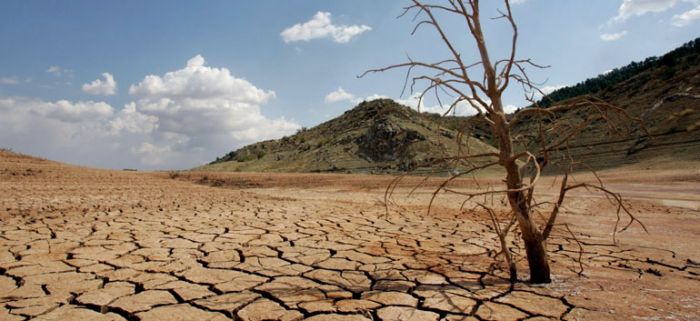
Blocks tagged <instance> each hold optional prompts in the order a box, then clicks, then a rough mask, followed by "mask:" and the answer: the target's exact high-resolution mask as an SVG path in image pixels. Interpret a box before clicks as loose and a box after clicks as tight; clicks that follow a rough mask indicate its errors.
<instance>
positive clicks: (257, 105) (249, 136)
mask: <svg viewBox="0 0 700 321" xmlns="http://www.w3.org/2000/svg"><path fill="white" fill-rule="evenodd" d="M129 93H130V94H132V95H134V96H135V97H137V100H136V101H135V102H134V103H133V104H134V105H133V107H129V108H133V112H134V113H139V114H143V115H146V116H150V117H155V118H157V119H158V124H157V126H153V127H154V130H153V132H152V133H150V138H151V141H149V142H148V143H149V144H151V145H153V146H154V148H146V149H139V150H138V153H139V154H141V155H142V156H143V157H142V160H143V161H144V162H146V163H149V164H154V163H153V162H154V161H155V160H158V159H163V160H171V159H178V160H180V162H181V163H189V165H188V166H192V165H196V164H197V162H199V163H202V162H207V161H211V160H213V159H214V158H215V157H216V156H220V155H223V154H224V153H226V152H229V151H231V150H232V149H234V148H236V147H240V146H242V145H244V144H247V143H252V142H255V141H259V140H263V139H270V138H277V137H280V136H284V135H287V134H291V133H293V132H294V131H295V130H297V129H298V128H299V127H300V126H299V125H298V124H296V123H293V122H290V121H287V120H285V119H268V118H266V117H265V116H263V115H262V113H261V106H262V105H263V104H265V103H267V102H268V101H269V100H270V99H273V98H274V97H275V93H274V92H273V91H266V90H263V89H260V88H258V87H256V86H254V85H253V84H251V83H250V82H248V81H247V80H245V79H241V78H236V77H234V76H233V75H231V72H230V71H229V70H228V69H226V68H213V67H209V66H206V62H205V60H204V58H203V57H202V56H200V55H197V56H195V57H193V58H191V59H190V60H188V61H187V65H186V66H185V67H184V68H182V69H179V70H176V71H171V72H168V73H166V74H165V75H163V76H157V75H148V76H146V77H145V78H144V79H143V80H142V81H141V82H139V83H138V84H134V85H131V86H130V87H129ZM137 115H138V114H137ZM135 118H143V117H140V116H139V117H135ZM141 120H142V121H143V120H144V119H141ZM146 121H147V120H146ZM115 126H116V125H115ZM120 126H124V127H125V128H129V126H125V125H120ZM132 127H133V126H132ZM148 153H151V154H161V155H162V154H167V155H168V157H155V156H154V155H146V154H148ZM164 164H167V163H164Z"/></svg>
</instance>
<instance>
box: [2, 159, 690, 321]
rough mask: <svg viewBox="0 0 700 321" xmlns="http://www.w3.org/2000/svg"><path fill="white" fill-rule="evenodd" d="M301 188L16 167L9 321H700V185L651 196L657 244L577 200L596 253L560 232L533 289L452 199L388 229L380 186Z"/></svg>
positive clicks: (412, 206)
mask: <svg viewBox="0 0 700 321" xmlns="http://www.w3.org/2000/svg"><path fill="white" fill-rule="evenodd" d="M249 176H250V175H249ZM231 177H234V178H235V177H236V176H231ZM300 177H303V176H291V177H289V176H284V175H280V176H279V177H276V176H270V175H261V176H260V177H258V178H255V176H251V177H246V178H245V182H247V184H252V183H255V182H256V179H257V180H258V183H259V184H258V183H255V184H252V186H249V187H248V188H238V187H231V186H229V187H226V186H223V187H212V186H207V185H203V184H195V183H193V182H191V181H189V180H186V179H171V178H169V177H168V175H166V174H149V173H133V172H120V171H105V170H93V169H85V168H79V167H73V166H68V165H62V164H58V163H54V162H50V161H43V160H39V159H34V158H28V157H23V156H18V155H15V154H10V153H7V152H2V154H0V222H1V223H2V224H1V225H0V320H8V321H9V320H28V319H32V320H144V321H150V320H246V321H262V320H289V321H292V320H313V321H320V320H339V321H351V320H353V321H354V320H357V321H360V320H383V321H390V320H412V321H419V320H445V321H447V320H450V321H457V320H464V321H474V320H533V321H534V320H538V321H543V320H699V319H700V317H699V316H698V314H699V313H700V294H699V293H698V289H700V275H699V274H700V265H699V263H698V262H699V261H700V256H699V255H698V253H699V252H700V250H698V249H697V237H698V236H699V235H700V220H699V219H698V216H699V214H698V211H697V210H698V208H693V206H696V205H697V204H698V203H697V202H696V201H699V200H698V199H697V197H696V196H697V195H698V194H697V189H698V186H699V185H700V184H698V182H697V180H696V181H695V182H692V181H691V182H686V183H682V184H685V185H680V187H678V186H677V185H673V186H675V187H678V190H679V191H680V192H676V193H675V194H674V195H676V196H678V195H682V196H683V197H681V200H682V201H683V202H686V203H683V204H685V205H687V204H690V206H685V207H674V206H666V205H664V204H662V203H663V202H661V201H659V200H653V199H647V198H645V197H643V195H641V194H639V193H638V194H634V195H633V197H632V199H633V200H632V202H633V203H634V204H633V205H634V206H635V208H637V209H638V212H639V213H638V215H640V218H642V219H644V220H645V222H646V223H647V225H649V227H650V233H649V234H646V233H644V232H643V231H642V230H641V229H640V228H639V227H633V228H631V229H630V231H628V232H626V233H625V234H624V236H622V235H621V236H620V237H619V243H618V244H617V245H615V244H611V241H610V233H609V232H610V225H609V224H610V223H611V222H613V221H614V217H611V216H610V215H608V214H609V212H610V211H612V210H613V207H612V206H611V205H601V204H605V202H604V199H602V198H595V197H591V196H588V195H581V196H580V197H578V198H576V197H574V200H573V201H572V203H570V204H569V205H568V206H569V207H568V208H567V210H566V211H565V215H564V218H563V219H564V222H568V223H570V224H571V225H572V226H573V227H576V230H577V231H578V232H577V233H578V234H576V235H577V239H578V240H580V241H581V242H583V243H584V244H585V247H584V249H583V252H581V251H580V249H579V247H578V243H577V242H575V241H574V240H573V237H572V236H570V235H568V234H566V233H563V232H561V231H560V232H559V234H558V235H557V236H556V237H555V238H554V239H553V240H551V241H550V244H548V246H549V248H550V250H551V259H552V267H553V274H554V278H555V280H554V282H553V283H552V284H549V285H546V286H531V285H528V284H526V283H524V282H521V283H517V284H515V285H511V284H510V283H509V282H507V276H506V275H505V274H504V273H503V272H502V271H500V270H499V269H489V266H490V263H491V262H492V261H493V260H492V259H491V258H489V257H488V255H489V254H493V253H494V250H496V249H497V248H498V247H497V240H496V238H495V235H493V233H491V229H490V227H489V224H488V222H487V221H486V220H485V219H483V217H482V218H480V217H479V215H476V214H474V213H467V212H464V211H459V210H458V209H456V208H450V205H449V204H454V203H456V202H451V201H450V199H449V198H447V199H443V201H442V204H448V205H444V206H442V207H439V208H437V210H436V211H435V212H433V213H431V214H430V215H427V214H426V212H425V210H424V207H425V206H424V205H425V204H426V203H425V202H426V200H427V199H426V197H427V195H428V194H429V193H430V190H429V189H426V190H424V191H423V192H422V193H421V192H420V191H419V192H417V193H416V195H417V196H415V197H412V198H410V199H409V198H405V199H404V202H403V204H399V205H395V208H394V210H392V211H391V212H390V213H389V214H388V215H387V213H386V212H385V210H384V207H383V206H382V205H381V204H380V202H379V200H381V198H382V194H383V191H384V186H385V185H384V186H381V184H384V183H385V181H381V180H380V179H379V178H371V177H369V178H367V177H360V176H338V177H336V179H335V183H333V184H311V185H309V186H308V187H307V188H299V187H298V186H297V187H295V186H293V185H294V183H295V182H296V183H298V184H305V183H304V182H305V181H304V180H313V179H314V178H313V176H308V177H305V178H303V179H301V178H300ZM343 177H345V178H347V180H345V179H344V178H343ZM238 179H240V177H238ZM200 181H202V179H201V178H200ZM277 181H279V182H280V184H275V183H276V182H277ZM251 182H252V183H251ZM284 182H286V183H285V184H286V185H285V184H282V183H284ZM358 182H362V183H358ZM383 182H384V183H383ZM619 184H622V183H619ZM214 185H221V184H214ZM376 185H379V186H376ZM372 186H375V187H376V188H372ZM620 186H623V185H620ZM688 190H689V191H690V192H687V191H688ZM679 193H680V194H679ZM683 193H685V194H683ZM640 195H641V196H640ZM645 195H646V194H645ZM694 195H695V196H694ZM669 199H671V200H673V199H672V198H669ZM397 202H398V203H400V202H401V199H400V198H399V200H398V201H397ZM676 205H677V204H676ZM611 215H614V214H611ZM513 250H514V251H515V252H516V253H520V252H521V251H520V250H519V249H518V248H517V242H514V243H513ZM520 257H522V255H520ZM579 257H580V259H581V260H580V261H581V264H580V265H579V263H578V260H577V259H578V258H579ZM518 265H519V269H520V271H521V274H527V272H526V271H527V269H526V268H525V266H524V262H522V260H521V261H520V262H519V263H518ZM581 267H583V268H584V272H583V273H582V274H581V275H579V273H578V272H579V271H580V270H579V269H580V268H581ZM520 277H521V278H523V279H525V278H526V277H527V275H521V276H520Z"/></svg>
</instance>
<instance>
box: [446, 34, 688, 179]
mask: <svg viewBox="0 0 700 321" xmlns="http://www.w3.org/2000/svg"><path fill="white" fill-rule="evenodd" d="M583 95H590V96H594V97H598V98H601V99H602V100H604V101H606V102H608V103H610V104H611V105H613V106H616V107H619V108H621V109H623V110H624V111H625V113H627V114H628V116H629V118H625V117H617V116H616V115H615V114H614V113H611V114H610V115H609V116H610V117H611V121H610V122H607V121H603V120H595V121H591V122H590V124H588V125H587V126H586V127H585V128H584V130H583V131H582V132H581V133H580V134H578V135H576V136H575V137H574V139H573V140H571V141H570V144H569V146H568V147H562V148H560V149H559V153H558V156H563V157H566V158H568V159H575V160H577V161H579V162H582V163H585V164H586V167H588V166H591V167H593V168H599V169H600V168H609V167H616V166H620V165H630V164H638V165H640V166H645V167H654V166H655V165H659V164H661V163H664V164H663V165H664V167H666V166H667V165H668V163H672V162H674V161H677V160H682V161H695V160H700V38H699V39H696V40H694V41H691V42H689V43H687V44H685V45H683V46H681V47H679V48H677V49H675V50H673V51H671V52H669V53H667V54H665V55H663V56H661V57H650V58H647V59H645V60H644V61H642V62H633V63H630V64H629V65H627V66H624V67H621V68H618V69H615V70H613V71H611V72H609V73H607V74H605V75H601V76H599V77H596V78H592V79H588V80H586V81H583V82H580V83H578V84H576V85H574V86H570V87H565V88H562V89H560V90H557V91H555V92H553V93H551V94H550V95H549V96H547V97H544V98H543V99H542V100H541V101H540V102H539V104H540V105H543V106H550V105H556V104H565V103H567V102H569V101H571V100H573V99H577V98H580V97H581V96H583ZM596 115H598V112H597V111H596V110H594V109H578V110H571V111H568V112H563V113H559V114H558V115H556V118H558V119H561V120H562V122H561V123H562V124H579V123H582V122H585V121H588V120H590V119H591V118H592V117H595V116H596ZM618 116H619V115H618ZM633 119H638V120H633ZM444 123H445V124H446V126H447V127H450V128H461V127H466V128H469V130H470V131H471V133H472V135H473V136H474V137H477V138H479V139H481V140H483V141H485V142H488V143H491V144H493V143H494V141H493V138H492V137H491V136H490V132H489V130H488V128H487V125H486V123H484V122H479V121H475V120H474V119H470V118H464V117H449V118H447V119H444ZM467 123H468V124H469V125H465V124H467ZM537 125H538V122H537V121H535V119H532V118H531V119H530V120H529V121H526V122H522V123H520V125H519V126H516V127H515V128H514V129H513V130H514V136H515V137H519V138H526V137H528V136H530V137H531V136H532V134H533V133H537V132H538V128H537ZM544 126H545V128H546V127H549V128H551V124H547V123H545V124H544ZM611 129H612V130H611ZM645 129H646V130H645ZM545 132H547V133H548V135H549V136H548V137H549V139H550V140H557V139H560V138H561V135H563V134H562V133H563V130H560V129H553V130H545ZM525 141H527V140H526V139H522V140H521V142H525ZM525 144H526V143H525ZM521 148H522V146H521ZM530 148H533V149H534V148H535V147H534V146H530ZM565 153H566V154H565ZM555 156H556V155H555ZM569 157H571V158H569ZM550 168H551V167H550Z"/></svg>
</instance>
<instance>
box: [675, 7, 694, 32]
mask: <svg viewBox="0 0 700 321" xmlns="http://www.w3.org/2000/svg"><path fill="white" fill-rule="evenodd" d="M698 19H700V5H698V6H697V7H695V8H693V9H690V10H688V11H686V12H683V13H681V14H678V15H674V16H673V20H672V21H673V22H672V23H673V25H674V26H676V27H684V26H687V25H689V24H691V23H692V22H693V21H695V20H698Z"/></svg>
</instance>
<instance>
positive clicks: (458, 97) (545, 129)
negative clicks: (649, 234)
mask: <svg viewBox="0 0 700 321" xmlns="http://www.w3.org/2000/svg"><path fill="white" fill-rule="evenodd" d="M408 13H415V18H414V19H416V21H417V23H416V25H415V28H414V29H413V33H415V32H416V30H418V29H419V28H421V27H429V28H432V29H433V30H434V31H435V32H436V33H437V36H438V37H439V39H440V40H441V41H442V43H443V44H444V45H445V48H446V49H447V52H448V53H449V54H448V57H447V58H446V59H444V60H441V61H437V62H423V61H416V60H413V59H411V58H410V57H409V58H408V61H407V62H405V63H401V64H396V65H391V66H388V67H384V68H379V69H372V70H368V71H366V72H365V73H364V74H362V75H361V76H360V77H363V76H364V75H366V74H367V73H374V72H384V71H388V70H392V69H397V68H405V69H407V72H406V81H405V83H404V90H406V88H410V90H411V92H413V91H414V89H415V88H416V86H423V87H422V90H421V91H419V92H420V99H419V104H418V105H419V106H420V102H421V101H422V100H423V98H424V97H425V95H427V94H433V93H434V94H435V97H436V99H437V101H438V103H440V104H443V103H442V101H443V100H444V96H445V95H447V96H449V97H451V99H452V101H451V102H450V103H449V108H448V110H447V111H446V112H445V115H448V114H449V113H451V112H452V111H454V110H455V108H458V107H460V106H462V107H464V106H466V107H467V108H473V109H474V110H475V111H476V113H477V115H476V116H475V117H474V118H473V119H479V120H482V121H483V122H485V123H486V124H488V125H487V126H488V128H489V130H490V133H491V135H492V140H493V142H494V145H495V146H496V147H497V152H493V153H485V154H479V155H469V154H468V153H462V152H459V153H458V155H453V156H451V157H448V158H446V159H442V161H452V162H459V163H460V164H461V165H463V166H466V167H467V168H468V169H466V170H463V171H460V172H457V173H453V174H452V175H451V177H449V178H448V179H446V180H445V182H444V183H443V184H441V185H440V187H439V188H438V189H437V190H436V191H435V194H434V195H433V199H434V197H435V195H437V193H438V192H440V191H446V192H451V193H456V194H460V195H464V196H465V197H466V199H467V200H472V199H474V198H475V197H477V196H482V195H494V194H499V195H503V196H504V197H505V198H506V199H507V203H508V205H509V207H510V209H511V212H510V216H511V219H509V220H507V221H509V222H511V223H509V224H506V225H505V227H502V226H501V225H499V222H498V219H497V218H496V215H495V214H494V211H493V210H492V209H491V208H489V207H488V206H487V205H486V204H483V203H477V205H478V207H481V208H483V209H486V211H487V213H488V214H489V216H490V217H491V219H492V222H493V225H494V227H495V231H496V232H497V234H498V237H499V239H500V243H501V247H502V249H501V252H500V253H499V254H502V255H503V256H504V257H505V259H506V261H507V263H508V269H509V271H510V275H511V281H516V280H517V274H516V273H517V272H516V271H515V265H514V263H513V259H512V258H511V253H510V250H509V249H508V247H507V245H506V241H505V237H506V236H507V234H508V232H509V230H510V229H511V226H512V225H514V224H513V223H514V222H517V227H518V228H519V230H520V234H521V238H522V242H523V245H524V248H525V252H526V256H527V262H528V266H529V270H530V282H532V283H548V282H551V277H550V267H549V259H548V257H547V247H546V240H547V238H548V237H549V236H550V234H551V231H552V229H553V228H554V227H555V226H556V219H557V215H558V213H559V211H560V208H561V206H562V203H563V202H564V199H565V196H566V194H567V192H569V191H571V190H572V189H577V188H586V189H594V190H597V191H600V192H602V193H605V194H607V195H608V196H609V199H611V200H612V201H614V202H616V203H617V204H618V213H617V215H618V223H619V222H620V215H621V214H622V213H624V214H626V215H628V216H629V218H630V221H629V223H628V224H627V225H626V226H625V227H624V228H621V229H620V228H618V226H617V224H616V227H615V230H614V233H616V232H618V231H619V230H624V229H626V228H627V227H628V226H630V225H631V224H632V223H633V222H639V221H637V220H636V218H635V217H634V216H633V215H632V214H631V213H630V211H629V210H628V209H627V207H626V206H625V204H624V203H623V201H622V199H621V197H620V196H619V195H618V194H616V193H613V192H612V191H610V190H608V189H606V188H605V187H604V186H603V184H602V182H600V181H599V182H598V183H597V184H588V183H576V184H572V185H569V172H568V169H566V174H564V176H563V179H562V181H561V188H560V193H559V197H558V198H556V201H555V202H542V203H537V202H536V201H535V197H534V192H535V188H536V186H537V181H538V179H539V178H540V175H541V173H542V171H543V170H544V168H545V167H546V166H547V165H549V164H550V161H551V158H552V155H553V154H554V153H557V154H558V155H561V154H562V153H561V150H563V149H565V148H566V147H567V146H568V144H569V142H570V141H571V139H572V138H574V137H575V136H576V135H577V134H578V133H580V132H581V131H582V130H583V129H584V128H585V127H586V126H587V125H588V124H589V123H591V122H595V121H599V120H605V121H610V120H612V119H613V118H616V117H617V118H620V117H627V115H626V113H625V112H624V110H621V109H619V108H617V107H615V106H612V105H610V104H607V103H605V102H604V101H602V100H600V99H597V98H595V97H589V96H586V97H579V98H577V99H573V100H569V101H567V102H565V103H562V104H558V105H555V106H552V107H548V108H544V107H540V106H538V105H537V104H536V103H534V101H535V99H534V98H535V97H536V95H537V94H540V95H544V93H542V92H541V91H540V90H539V89H538V88H537V86H536V84H535V83H534V82H532V81H531V80H530V78H529V77H528V75H527V73H526V68H543V66H540V65H537V64H535V63H533V62H532V61H531V60H530V59H520V58H517V51H516V49H517V43H518V27H517V24H516V22H515V19H514V17H513V12H512V10H511V5H510V1H509V0H503V6H502V9H501V10H499V11H498V13H499V16H497V17H496V18H493V19H501V20H503V21H505V23H507V24H508V25H509V26H510V28H511V30H512V36H511V37H510V38H509V47H510V51H509V52H508V53H507V55H505V57H504V58H499V59H498V60H494V57H493V56H492V53H491V52H490V51H489V49H488V46H487V42H486V38H485V36H484V30H483V29H482V27H483V26H482V12H481V10H480V1H479V0H447V1H441V2H439V3H424V2H423V1H420V0H412V4H411V5H410V6H408V7H406V8H405V11H404V12H403V14H402V15H401V16H403V15H406V14H408ZM446 15H452V16H457V17H458V18H459V19H460V20H462V21H463V23H464V26H465V29H464V31H466V32H464V34H465V35H467V37H468V39H469V43H471V45H473V47H472V48H469V49H468V50H473V51H471V52H470V53H474V52H475V53H476V57H477V58H476V59H475V60H476V61H465V60H464V59H465V58H466V57H468V55H465V54H464V52H463V51H462V50H460V48H458V46H457V43H458V42H457V41H454V40H455V39H450V37H449V36H448V33H447V32H446V31H447V30H445V29H444V26H443V24H442V21H443V18H444V17H445V16H446ZM511 84H517V85H519V86H521V87H522V89H523V92H524V93H525V96H526V98H528V100H530V101H531V102H533V106H531V107H529V108H526V109H524V110H521V111H520V112H518V113H516V114H515V115H513V116H510V115H507V114H506V112H505V110H504V103H503V100H502V96H503V93H504V92H505V91H506V89H507V88H509V86H510V85H511ZM441 97H442V98H441ZM584 108H586V109H590V110H591V111H593V112H592V113H590V115H592V116H590V117H588V118H586V119H584V120H583V121H579V122H576V123H571V122H569V121H563V120H561V119H560V118H559V116H560V115H562V114H563V113H566V112H568V111H571V110H575V109H584ZM593 115H594V116H593ZM615 115H616V116H615ZM628 118H629V117H628ZM523 124H527V125H532V126H531V128H532V129H533V130H532V131H530V132H529V133H528V134H529V135H525V136H523V137H514V132H513V130H514V128H516V127H518V126H521V125H523ZM611 128H612V129H614V128H615V127H614V126H611ZM457 139H459V140H460V143H461V138H460V137H458V138H457ZM460 150H462V149H461V148H460ZM563 154H564V155H565V156H566V153H563ZM475 159H482V160H484V159H492V160H493V161H491V162H486V164H485V165H483V164H482V165H473V164H472V163H471V161H472V160H475ZM573 163H575V160H573V159H572V160H570V162H569V163H568V165H567V166H569V167H570V166H572V164H573ZM495 166H500V167H501V168H502V169H503V171H504V174H505V179H504V183H505V186H504V187H503V188H501V189H489V190H486V191H480V192H464V191H458V190H454V189H450V188H449V183H450V182H451V181H453V180H454V179H457V178H459V177H464V176H466V175H470V174H472V173H473V172H474V171H477V170H482V169H485V168H489V167H495ZM560 166H561V163H560ZM596 177H597V176H596ZM397 181H398V180H397ZM391 189H392V190H393V188H391ZM387 190H389V189H387ZM431 205H432V200H431ZM545 206H549V207H550V208H549V209H548V210H547V211H545V210H544V209H543V207H545ZM546 212H548V213H546ZM542 213H544V214H548V216H546V217H544V223H543V224H540V225H538V224H537V223H536V220H535V219H534V216H535V215H538V214H542ZM542 216H545V215H542ZM640 224H641V223H640ZM642 226H643V225H642ZM567 230H568V226H567ZM614 233H613V234H614Z"/></svg>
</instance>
